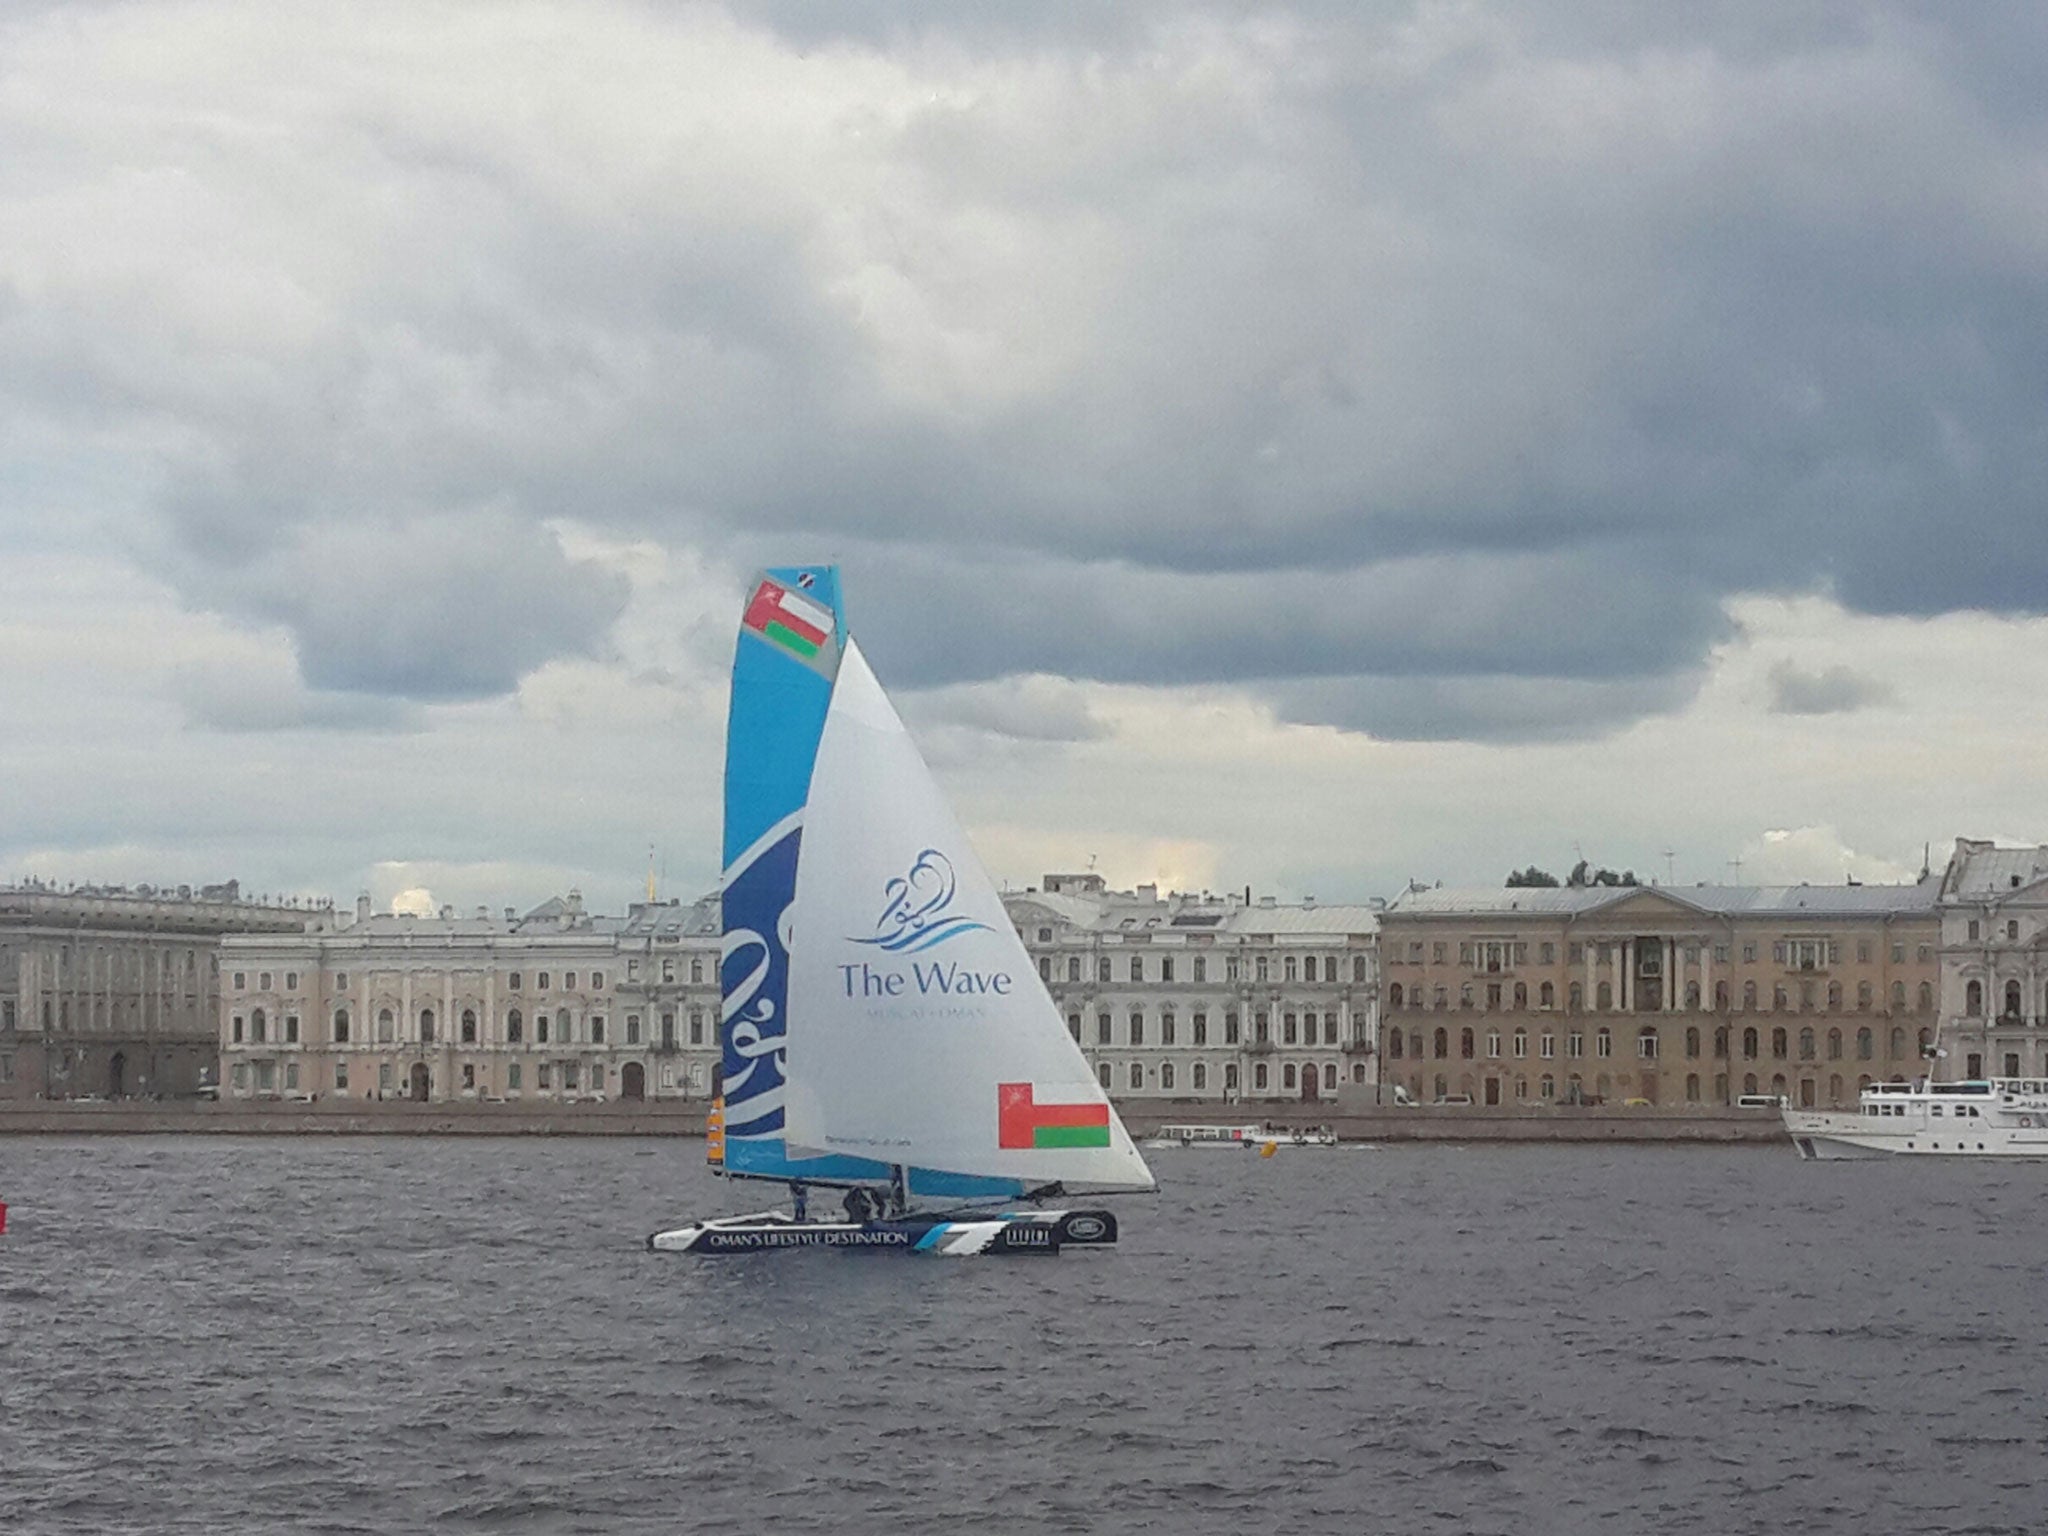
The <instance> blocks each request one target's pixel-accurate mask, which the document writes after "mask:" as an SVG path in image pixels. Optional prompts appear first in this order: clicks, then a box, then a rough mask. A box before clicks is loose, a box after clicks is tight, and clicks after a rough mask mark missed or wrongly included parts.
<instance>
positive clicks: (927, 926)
mask: <svg viewBox="0 0 2048 1536" xmlns="http://www.w3.org/2000/svg"><path fill="white" fill-rule="evenodd" d="M957 884H958V882H957V881H956V880H955V879H954V877H953V863H952V860H950V859H948V858H947V857H946V856H945V855H944V854H943V853H941V852H939V850H938V849H936V848H927V849H925V850H924V851H923V852H922V853H920V854H919V855H918V856H917V857H916V859H914V860H913V861H912V862H911V865H910V872H909V873H908V874H904V875H899V876H897V877H896V878H895V879H894V880H891V881H890V882H889V883H888V884H887V885H885V886H884V887H883V888H882V915H881V916H880V917H878V918H876V919H875V931H874V935H873V937H871V938H865V939H853V940H852V942H853V943H855V944H872V945H874V947H875V948H877V949H882V950H887V951H888V952H889V953H890V954H892V955H917V954H922V953H923V952H924V951H926V950H928V949H932V948H935V947H937V946H938V945H940V944H943V943H945V942H946V941H947V940H948V939H957V938H959V937H960V935H962V934H963V933H975V932H981V933H992V932H994V931H995V930H994V929H992V928H990V927H989V925H988V924H987V923H978V922H976V921H975V920H974V919H973V918H971V917H961V916H959V915H957V914H955V913H952V912H949V911H948V910H947V909H948V908H949V907H951V906H952V905H953V892H954V890H955V888H956V887H957Z"/></svg>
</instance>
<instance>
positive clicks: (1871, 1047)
mask: <svg viewBox="0 0 2048 1536" xmlns="http://www.w3.org/2000/svg"><path fill="white" fill-rule="evenodd" d="M1876 1053H1877V1039H1876V1037H1875V1036H1873V1035H1872V1034H1871V1033H1870V1031H1869V1030H1868V1029H1859V1030H1857V1031H1856V1059H1857V1060H1858V1061H1868V1060H1870V1058H1871V1057H1872V1056H1874V1055H1875V1054H1876Z"/></svg>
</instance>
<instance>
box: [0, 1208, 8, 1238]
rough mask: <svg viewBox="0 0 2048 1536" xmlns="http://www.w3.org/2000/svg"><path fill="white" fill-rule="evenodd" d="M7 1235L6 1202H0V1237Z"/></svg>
mask: <svg viewBox="0 0 2048 1536" xmlns="http://www.w3.org/2000/svg"><path fill="white" fill-rule="evenodd" d="M6 1235H7V1202H6V1201H5V1200H0V1237H5V1236H6Z"/></svg>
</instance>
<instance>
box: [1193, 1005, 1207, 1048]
mask: <svg viewBox="0 0 2048 1536" xmlns="http://www.w3.org/2000/svg"><path fill="white" fill-rule="evenodd" d="M1194 1028H1195V1044H1197V1045H1207V1044H1208V1043H1209V1015H1207V1014H1206V1013H1198V1014H1196V1015H1195V1018H1194Z"/></svg>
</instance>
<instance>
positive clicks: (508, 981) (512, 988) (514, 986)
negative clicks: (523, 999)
mask: <svg viewBox="0 0 2048 1536" xmlns="http://www.w3.org/2000/svg"><path fill="white" fill-rule="evenodd" d="M505 989H506V990H507V991H508V992H517V991H518V990H519V973H518V972H517V971H514V972H513V973H512V974H511V975H509V976H507V977H506V978H505Z"/></svg>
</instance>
